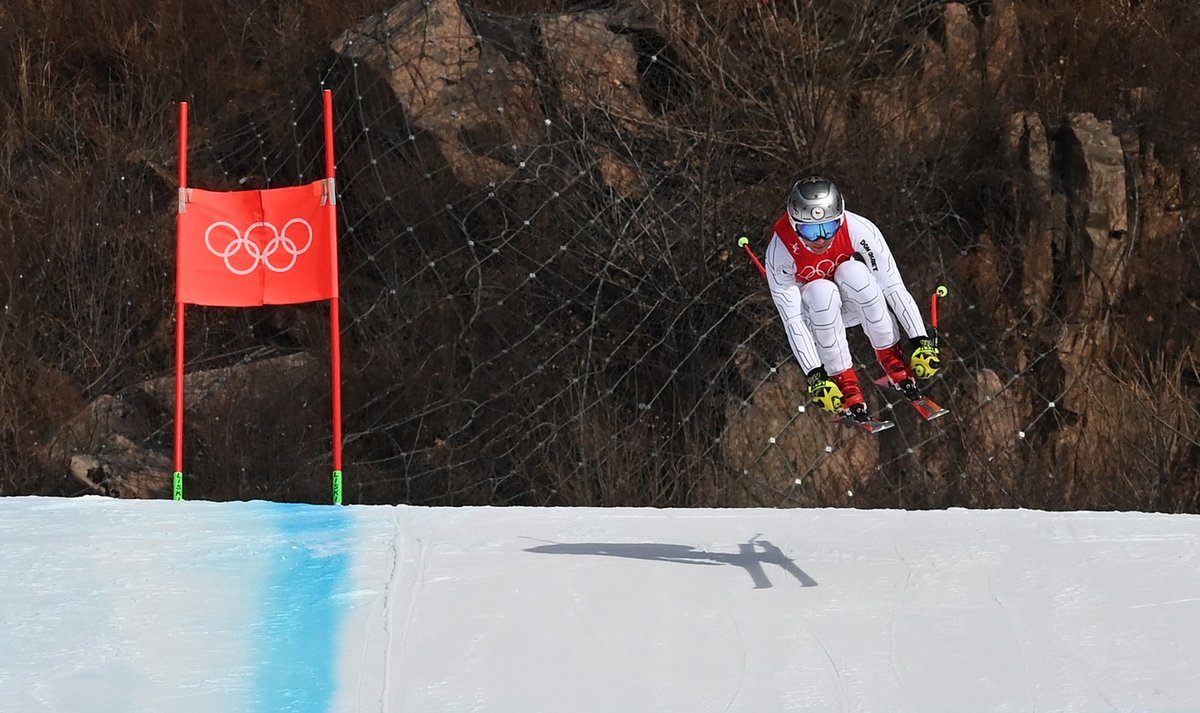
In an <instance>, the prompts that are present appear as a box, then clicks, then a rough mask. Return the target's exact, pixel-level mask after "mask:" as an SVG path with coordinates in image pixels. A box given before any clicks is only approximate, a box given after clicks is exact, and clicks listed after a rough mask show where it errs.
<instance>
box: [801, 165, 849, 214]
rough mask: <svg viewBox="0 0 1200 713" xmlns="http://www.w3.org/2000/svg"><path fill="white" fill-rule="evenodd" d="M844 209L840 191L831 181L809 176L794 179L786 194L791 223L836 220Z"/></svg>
mask: <svg viewBox="0 0 1200 713" xmlns="http://www.w3.org/2000/svg"><path fill="white" fill-rule="evenodd" d="M845 209H846V201H845V200H843V199H842V192H841V191H839V190H838V187H837V186H835V185H834V183H833V181H831V180H829V179H828V178H821V177H820V176H809V177H808V178H801V179H800V180H799V181H796V185H794V186H792V192H791V193H790V194H789V195H788V200H787V212H788V217H789V218H791V219H792V222H793V223H824V222H827V221H831V220H838V219H840V218H841V217H842V213H843V212H844V211H845Z"/></svg>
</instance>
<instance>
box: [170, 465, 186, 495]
mask: <svg viewBox="0 0 1200 713" xmlns="http://www.w3.org/2000/svg"><path fill="white" fill-rule="evenodd" d="M171 499H172V500H183V473H182V472H180V471H178V470H177V471H175V475H174V478H173V483H172V485H171Z"/></svg>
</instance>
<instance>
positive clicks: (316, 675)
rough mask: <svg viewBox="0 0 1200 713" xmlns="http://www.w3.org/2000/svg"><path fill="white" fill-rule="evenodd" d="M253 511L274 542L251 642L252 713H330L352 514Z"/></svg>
mask: <svg viewBox="0 0 1200 713" xmlns="http://www.w3.org/2000/svg"><path fill="white" fill-rule="evenodd" d="M255 505H256V506H258V507H262V508H263V509H264V512H263V513H262V517H264V518H269V519H270V520H272V521H274V522H273V524H274V527H273V528H267V530H268V532H270V533H271V535H269V536H271V537H273V538H274V539H273V541H272V542H271V544H270V546H269V547H268V548H267V550H266V551H265V552H264V553H263V554H264V556H265V559H266V561H267V562H268V563H269V564H268V566H269V567H271V571H270V573H269V574H268V576H267V578H266V590H265V596H264V599H263V601H262V603H261V605H260V606H261V610H260V611H261V613H260V615H259V618H258V624H257V631H256V632H255V635H254V636H253V637H252V638H251V639H250V640H251V641H252V642H253V646H252V651H253V652H254V655H255V657H256V659H255V661H254V662H253V665H254V666H255V672H254V678H253V681H252V684H251V689H250V710H251V711H254V712H255V713H283V712H284V711H286V712H288V713H328V711H330V710H331V706H332V703H333V696H334V692H335V687H336V684H337V660H338V642H339V641H340V638H341V637H340V628H341V624H342V611H341V607H342V603H340V602H339V601H338V597H337V595H339V594H342V593H344V592H345V591H346V587H347V586H349V584H350V583H349V567H350V557H351V554H350V553H351V544H352V538H351V532H350V530H351V520H350V516H349V512H348V511H347V510H346V508H343V507H336V506H319V505H296V504H285V503H255ZM264 544H265V543H264ZM247 604H250V603H249V602H248V603H247ZM248 633H249V632H248Z"/></svg>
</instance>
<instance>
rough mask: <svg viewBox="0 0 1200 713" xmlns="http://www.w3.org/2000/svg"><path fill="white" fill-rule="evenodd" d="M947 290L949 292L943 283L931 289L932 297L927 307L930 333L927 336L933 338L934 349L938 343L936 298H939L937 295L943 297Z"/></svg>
mask: <svg viewBox="0 0 1200 713" xmlns="http://www.w3.org/2000/svg"><path fill="white" fill-rule="evenodd" d="M949 292H950V290H947V289H946V286H945V285H938V286H937V289H936V290H934V291H933V297H932V298H931V300H930V308H929V320H930V327H929V331H930V335H929V336H930V338H931V339H932V340H933V347H934V349H936V348H937V345H938V337H937V330H938V326H937V325H938V315H937V308H938V298H939V297H945V296H946V295H947V294H949Z"/></svg>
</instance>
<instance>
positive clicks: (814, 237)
mask: <svg viewBox="0 0 1200 713" xmlns="http://www.w3.org/2000/svg"><path fill="white" fill-rule="evenodd" d="M792 227H794V228H795V229H796V233H797V234H798V235H799V236H800V237H802V238H804V239H805V240H808V241H809V242H816V241H818V240H828V239H829V238H832V237H833V236H834V235H835V234H837V231H838V228H840V227H842V219H841V218H836V219H834V220H827V221H825V222H824V223H795V222H793V223H792Z"/></svg>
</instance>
